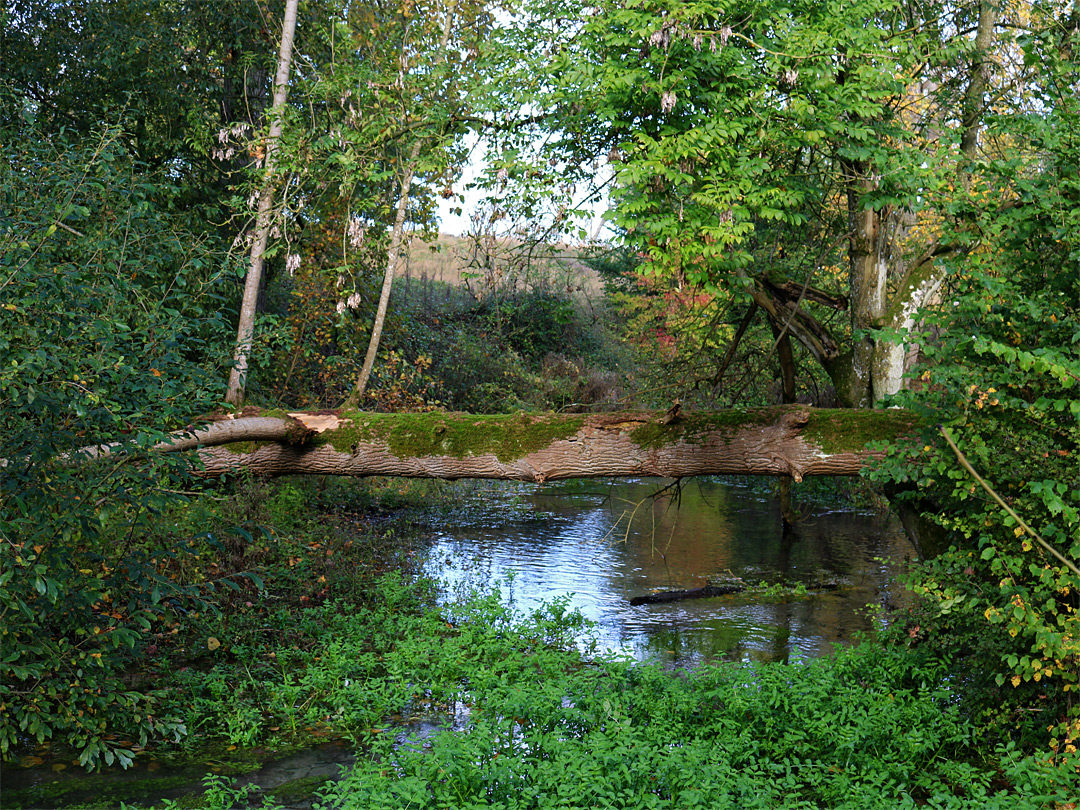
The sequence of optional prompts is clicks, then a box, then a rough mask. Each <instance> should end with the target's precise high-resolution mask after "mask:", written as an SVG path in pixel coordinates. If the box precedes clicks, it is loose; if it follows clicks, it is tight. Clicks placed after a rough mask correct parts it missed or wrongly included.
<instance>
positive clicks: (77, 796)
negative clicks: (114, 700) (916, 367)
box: [3, 480, 914, 808]
mask: <svg viewBox="0 0 1080 810" xmlns="http://www.w3.org/2000/svg"><path fill="white" fill-rule="evenodd" d="M666 483H669V482H663V481H658V480H640V481H630V482H618V483H605V482H574V483H570V484H562V485H550V486H546V487H541V488H528V487H513V486H505V485H502V486H490V487H487V486H481V487H476V488H474V489H473V490H472V491H471V494H470V495H469V496H468V497H467V498H463V500H462V502H461V505H460V508H458V509H454V510H452V511H451V512H450V513H449V514H445V513H443V514H441V515H439V516H430V515H429V516H427V517H426V519H425V520H422V521H421V527H420V529H419V531H420V533H421V535H422V537H419V538H418V545H420V546H421V547H424V548H428V549H430V552H429V555H428V562H427V572H428V573H429V574H431V575H432V576H434V577H437V578H439V579H441V580H443V581H444V582H446V583H447V585H448V590H449V591H450V592H453V590H454V589H457V588H470V587H474V586H478V587H491V586H492V585H493V584H497V585H498V586H499V587H500V588H501V589H502V591H503V593H504V596H505V598H506V599H508V600H512V602H513V605H514V606H515V608H516V609H517V610H519V611H521V612H527V611H530V610H532V609H534V608H536V607H537V606H539V605H540V604H541V603H543V602H545V601H548V600H551V599H553V598H556V597H560V596H566V595H569V597H568V601H569V605H570V606H571V607H573V608H577V609H578V610H580V611H581V612H582V613H583V614H584V615H585V616H586V617H587V618H588V619H591V620H592V621H593V622H595V637H596V640H597V642H598V646H599V648H600V649H602V650H623V651H627V652H629V653H631V654H632V655H634V656H636V657H638V658H652V659H658V660H660V661H663V662H664V663H665V664H667V665H669V666H676V667H684V666H693V665H695V664H698V663H700V662H702V661H706V660H714V659H719V658H729V659H737V660H749V659H756V660H790V659H803V658H811V657H815V656H820V655H826V654H828V653H829V652H830V651H831V650H832V649H833V645H834V644H836V643H838V642H840V643H842V642H847V641H850V640H851V639H852V636H853V635H855V634H857V633H858V632H860V631H865V630H869V629H870V627H871V619H870V617H869V612H868V610H867V606H868V605H880V604H886V603H889V602H891V601H893V600H895V599H898V598H900V597H899V593H900V589H899V588H898V587H897V586H896V585H895V584H894V581H893V577H894V574H895V569H896V568H897V567H898V566H899V565H900V564H901V563H902V561H903V560H904V559H905V558H906V557H908V556H912V555H913V554H914V549H913V548H912V547H911V546H910V544H909V543H908V541H907V540H906V539H905V537H904V535H903V532H902V531H901V529H900V527H899V525H898V523H897V522H896V521H894V520H891V519H887V518H883V517H881V516H878V515H875V514H872V513H859V512H851V511H823V510H819V511H816V512H811V513H809V514H807V515H805V516H804V518H803V519H802V520H801V521H800V522H799V523H798V525H797V527H796V528H795V530H794V531H793V532H790V533H787V534H785V533H784V532H783V531H782V529H781V522H780V511H779V505H778V503H777V502H776V499H775V497H772V496H769V495H767V494H763V493H762V491H760V490H757V489H752V488H743V487H739V486H735V485H731V484H728V483H721V482H718V481H711V480H700V481H699V480H695V481H691V482H690V483H688V484H686V485H684V486H682V487H681V488H680V489H679V490H674V489H671V488H668V489H667V490H664V486H665V484H666ZM733 577H738V578H741V579H743V580H744V581H746V582H748V583H756V582H769V583H777V582H783V583H788V584H794V583H799V582H801V583H804V584H806V585H807V586H808V588H809V589H810V591H811V592H810V593H809V594H808V595H806V596H799V597H795V598H787V599H783V598H776V599H767V598H761V597H760V596H758V597H748V596H746V595H729V596H724V597H719V598H714V599H701V600H690V601H681V602H673V603H668V604H652V605H642V606H637V607H635V606H632V605H631V604H630V600H631V599H632V598H633V597H635V596H641V595H645V594H648V593H650V592H654V591H664V590H677V589H689V588H696V587H701V586H703V585H706V584H708V583H710V582H711V581H714V580H716V579H720V578H723V579H730V578H733ZM822 584H827V585H829V586H830V587H833V588H834V589H831V590H825V589H819V588H817V587H816V586H819V585H822ZM408 730H411V731H417V730H421V731H422V729H418V728H412V729H408ZM403 733H404V730H403ZM251 753H254V754H256V756H255V757H254V758H255V759H256V760H257V761H258V762H260V763H261V765H260V767H258V769H256V770H253V771H251V772H249V773H247V774H246V775H245V776H244V777H243V779H242V781H243V782H246V783H250V784H253V785H255V786H257V787H258V788H259V789H260V790H262V791H269V790H273V791H274V795H275V800H276V801H277V802H279V803H281V804H284V806H286V807H295V808H303V807H308V806H310V802H311V791H312V789H313V787H315V786H316V785H318V784H320V783H321V782H322V781H323V780H325V779H326V778H327V777H328V776H332V775H334V774H336V773H337V772H338V771H339V770H340V768H341V766H342V765H347V764H348V763H349V762H350V761H351V760H352V752H351V751H349V750H348V748H347V747H345V746H343V745H341V744H338V743H333V742H328V743H326V744H324V745H322V746H319V747H315V748H312V749H308V750H306V751H302V752H299V753H297V754H292V755H290V756H288V757H286V758H283V759H275V758H273V757H272V756H270V755H267V756H266V758H265V759H264V758H263V757H261V756H257V755H258V752H251ZM213 769H214V763H213V762H197V763H190V764H189V765H187V766H184V767H182V768H179V767H177V768H173V767H170V766H166V765H160V766H157V765H156V764H155V763H137V764H136V766H135V767H134V768H132V769H129V770H128V771H119V770H117V771H115V772H113V771H106V772H104V773H102V774H95V775H92V776H90V777H89V778H87V776H86V775H85V773H84V772H82V771H81V769H79V768H67V769H64V770H60V771H58V770H56V769H55V765H51V764H50V763H47V762H46V763H43V764H42V765H40V766H38V767H30V768H8V767H5V768H4V774H3V788H4V792H5V793H6V794H8V796H12V795H18V794H12V793H9V791H15V790H19V791H20V792H21V791H22V790H24V789H26V788H31V787H34V786H37V787H38V788H43V789H44V792H42V793H39V795H45V794H53V793H55V794H56V795H63V799H62V801H60V800H58V801H49V800H45V801H42V800H32V801H30V802H23V801H18V802H16V803H15V804H11V803H10V800H8V799H7V798H5V801H4V807H5V808H7V807H23V808H31V807H33V808H46V807H57V806H64V805H68V804H72V803H78V802H80V801H82V802H85V801H88V800H90V799H91V798H92V797H96V798H97V799H99V800H100V798H101V797H102V796H105V795H116V796H117V797H120V796H126V797H129V798H127V799H126V801H128V802H129V803H131V802H132V801H133V800H134V801H136V802H138V803H139V804H144V803H146V804H148V803H151V802H157V801H160V800H161V799H162V798H172V797H177V796H182V795H186V794H190V793H192V792H193V791H194V792H198V791H199V789H200V782H201V779H202V777H203V775H204V774H205V773H206V772H207V771H208V770H213ZM133 780H134V781H136V782H139V783H140V784H141V785H142V786H143V787H144V789H143V790H135V791H134V792H133V791H132V785H131V783H132V781H133ZM64 783H69V784H68V787H70V788H73V790H71V791H66V790H64V789H63V784H64ZM50 786H52V787H53V788H60V789H59V790H52V789H49V788H50ZM290 791H291V792H290ZM35 792H36V791H35ZM24 795H25V794H24ZM113 806H119V801H117V802H115V804H114V805H113ZM252 806H253V807H255V806H259V800H258V798H254V799H253V803H252Z"/></svg>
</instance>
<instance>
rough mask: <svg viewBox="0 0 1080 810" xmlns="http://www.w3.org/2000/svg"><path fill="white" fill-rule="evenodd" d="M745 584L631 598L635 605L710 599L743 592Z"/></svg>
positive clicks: (708, 586) (707, 586)
mask: <svg viewBox="0 0 1080 810" xmlns="http://www.w3.org/2000/svg"><path fill="white" fill-rule="evenodd" d="M745 590H746V586H745V585H706V586H705V587H703V588H690V589H688V590H685V591H660V592H659V593H650V594H646V595H645V596H635V597H634V598H633V599H631V600H630V604H631V605H633V606H635V607H636V606H638V605H661V604H665V603H667V602H682V601H684V600H687V599H709V598H711V597H713V596H726V595H727V594H729V593H742V592H743V591H745Z"/></svg>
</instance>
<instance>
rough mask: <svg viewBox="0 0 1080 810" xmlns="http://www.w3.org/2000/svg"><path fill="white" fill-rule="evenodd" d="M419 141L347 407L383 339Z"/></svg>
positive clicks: (363, 384) (352, 405) (360, 394)
mask: <svg viewBox="0 0 1080 810" xmlns="http://www.w3.org/2000/svg"><path fill="white" fill-rule="evenodd" d="M421 145H422V141H417V142H416V143H414V144H413V148H412V154H411V155H410V156H409V164H408V165H407V166H406V167H405V175H404V177H402V178H401V194H400V196H399V197H398V206H397V214H396V216H395V217H394V231H393V233H392V234H391V235H390V249H389V250H388V251H387V252H386V272H385V273H384V275H383V284H382V291H381V292H380V293H379V307H378V309H377V310H376V312H375V323H374V325H373V326H372V327H371V340H369V341H368V349H367V356H366V357H364V367H363V369H361V371H360V376H359V377H358V378H357V380H356V386H355V387H354V388H353V390H352V393H350V394H349V397H348V399H346V400H345V406H344V407H345V408H347V409H349V410H356V409H359V408H360V406H361V404H362V403H363V400H364V392H365V391H366V390H367V384H368V380H369V379H370V378H371V369H372V368H374V366H375V355H376V354H378V352H379V343H380V341H381V340H382V330H383V324H384V323H385V322H386V310H387V308H388V307H389V306H390V291H391V289H392V288H393V286H394V276H395V275H397V271H398V266H399V265H400V264H401V259H402V257H403V256H404V254H405V251H404V250H403V249H402V242H403V241H404V238H405V213H406V211H407V209H408V207H409V189H410V188H411V187H412V181H413V174H414V172H415V170H416V159H417V157H418V156H419V155H420V147H421Z"/></svg>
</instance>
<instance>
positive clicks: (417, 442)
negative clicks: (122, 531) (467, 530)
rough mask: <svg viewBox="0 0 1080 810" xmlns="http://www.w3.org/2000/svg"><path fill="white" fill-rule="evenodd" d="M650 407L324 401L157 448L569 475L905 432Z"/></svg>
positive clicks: (241, 457)
mask: <svg viewBox="0 0 1080 810" xmlns="http://www.w3.org/2000/svg"><path fill="white" fill-rule="evenodd" d="M663 416H664V414H663V413H662V412H653V411H634V412H623V413H608V414H593V415H569V414H518V415H514V416H502V415H500V416H477V415H472V414H460V413H427V414H372V413H364V412H343V411H323V412H320V413H316V414H310V413H293V414H281V415H271V414H263V415H260V416H258V417H255V418H241V419H235V420H227V421H225V422H219V423H217V424H214V425H211V426H209V427H207V428H204V429H201V430H200V431H188V432H187V433H185V434H183V435H182V436H178V439H177V442H176V443H175V444H174V445H172V446H170V447H168V448H163V449H168V450H180V449H190V448H192V446H194V445H197V446H198V447H199V456H200V459H201V462H202V469H201V471H200V474H201V475H203V476H206V477H214V476H220V475H230V474H236V473H240V472H243V471H248V472H251V473H254V474H256V475H261V476H277V475H349V476H367V475H389V476H402V477H413V478H442V479H456V478H498V479H506V480H518V481H535V482H544V481H551V480H555V479H564V478H594V477H638V476H659V477H665V478H682V477H686V476H694V475H725V474H730V475H783V476H791V477H792V478H793V479H794V480H796V481H801V480H802V479H803V478H804V477H805V476H808V475H855V474H857V473H858V472H859V470H860V469H862V467H863V466H864V465H865V464H866V463H867V462H868V461H869V460H870V459H871V458H873V456H874V454H873V453H871V452H870V451H868V450H866V449H865V445H866V443H867V442H868V441H870V440H874V439H881V440H891V439H897V438H899V437H901V436H903V435H906V434H908V433H910V432H912V430H913V428H914V427H915V424H916V420H915V417H914V416H913V415H912V414H910V413H907V412H904V411H899V410H889V411H853V410H844V409H837V410H831V409H815V408H808V407H805V406H802V405H795V406H779V407H774V408H760V409H749V410H740V411H720V412H702V413H682V414H680V415H679V417H678V418H677V419H676V420H674V421H672V422H670V423H668V424H662V423H661V420H662V418H663Z"/></svg>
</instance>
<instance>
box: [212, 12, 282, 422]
mask: <svg viewBox="0 0 1080 810" xmlns="http://www.w3.org/2000/svg"><path fill="white" fill-rule="evenodd" d="M298 3H299V0H286V2H285V18H284V20H283V21H282V28H281V49H280V51H279V53H278V69H277V76H276V77H275V78H274V106H273V108H272V109H271V111H270V132H269V135H268V137H267V140H266V154H265V160H266V164H265V165H266V179H265V181H264V182H263V188H262V193H261V194H260V195H259V210H258V214H257V215H256V218H255V240H254V242H252V245H251V262H250V266H249V268H248V273H247V277H246V278H245V279H244V299H243V302H242V303H241V305H240V321H239V324H238V325H237V328H236V350H235V353H234V354H233V368H232V371H231V372H230V373H229V389H228V391H227V393H226V394H225V401H226V402H228V403H229V404H230V405H233V406H236V407H240V406H241V405H243V404H244V390H245V388H246V386H247V372H248V357H249V355H250V354H251V343H252V340H253V339H254V336H255V305H256V303H257V302H258V299H259V288H260V287H261V286H262V272H263V255H264V254H265V253H266V243H267V241H268V239H269V236H270V224H271V222H272V221H273V211H272V209H273V205H274V153H275V152H276V151H277V148H278V142H279V141H280V140H281V131H282V120H283V118H284V116H285V102H286V100H287V99H288V95H289V69H290V67H291V65H292V47H293V34H294V33H295V31H296V9H297V5H298Z"/></svg>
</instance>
